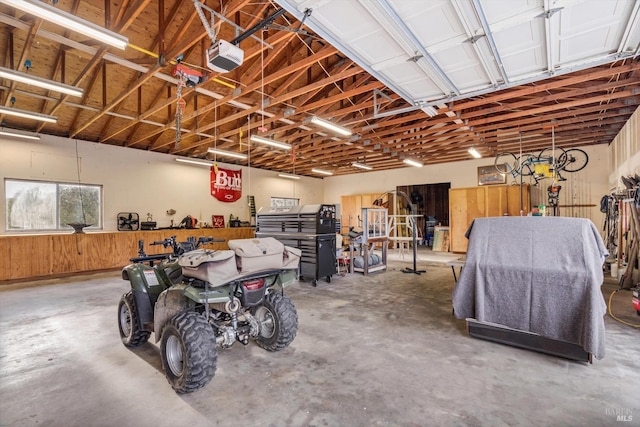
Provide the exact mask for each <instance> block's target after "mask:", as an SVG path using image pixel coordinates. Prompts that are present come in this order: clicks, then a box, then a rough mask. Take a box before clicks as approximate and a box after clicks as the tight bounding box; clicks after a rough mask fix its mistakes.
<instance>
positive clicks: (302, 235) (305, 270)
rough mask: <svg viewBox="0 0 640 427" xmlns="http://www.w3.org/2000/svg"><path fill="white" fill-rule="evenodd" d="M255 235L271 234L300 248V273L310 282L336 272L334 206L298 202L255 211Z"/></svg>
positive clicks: (329, 278)
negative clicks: (276, 210)
mask: <svg viewBox="0 0 640 427" xmlns="http://www.w3.org/2000/svg"><path fill="white" fill-rule="evenodd" d="M256 237H273V238H275V239H277V240H279V241H280V242H282V243H283V244H285V245H287V246H291V247H294V248H298V249H300V250H301V251H302V256H301V258H300V276H301V277H303V278H310V279H311V280H312V281H313V282H312V283H313V285H314V286H316V285H317V284H318V279H320V278H322V277H324V278H326V280H327V282H331V276H332V275H334V274H336V273H337V272H338V270H337V260H336V206H335V205H301V206H292V207H290V208H288V209H287V210H286V211H279V212H267V213H263V214H261V213H259V214H258V215H257V219H256Z"/></svg>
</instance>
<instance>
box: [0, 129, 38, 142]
mask: <svg viewBox="0 0 640 427" xmlns="http://www.w3.org/2000/svg"><path fill="white" fill-rule="evenodd" d="M0 135H1V136H10V137H13V138H22V139H33V140H39V139H40V135H37V134H33V135H30V134H27V133H18V132H15V131H13V130H9V129H0Z"/></svg>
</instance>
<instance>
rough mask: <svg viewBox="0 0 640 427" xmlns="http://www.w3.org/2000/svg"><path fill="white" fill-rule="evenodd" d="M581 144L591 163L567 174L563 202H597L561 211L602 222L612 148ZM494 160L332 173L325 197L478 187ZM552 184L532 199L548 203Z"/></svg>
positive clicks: (328, 200)
mask: <svg viewBox="0 0 640 427" xmlns="http://www.w3.org/2000/svg"><path fill="white" fill-rule="evenodd" d="M580 148H582V149H583V150H584V151H586V152H587V154H588V155H589V159H590V160H589V163H588V165H587V167H586V168H585V169H583V170H582V171H580V172H577V173H572V174H566V178H568V179H567V181H565V182H562V183H561V185H562V190H561V191H560V204H562V205H564V204H571V205H585V204H592V205H596V206H594V207H590V208H586V207H580V208H578V207H575V208H562V210H561V215H562V216H575V217H584V218H590V219H591V220H592V221H594V222H595V223H596V224H598V223H599V222H601V217H602V214H601V212H600V210H599V202H600V198H601V197H602V196H603V195H605V194H608V164H609V162H608V150H607V147H606V146H603V145H598V146H589V147H580ZM493 162H494V159H493V158H483V159H473V160H467V161H462V162H455V163H442V164H436V165H425V166H423V167H422V168H415V167H409V166H408V167H405V168H401V169H395V170H388V171H379V172H376V171H372V172H365V173H360V174H356V175H343V176H336V177H328V178H325V179H324V201H325V203H340V196H343V195H352V194H363V193H374V194H375V193H380V194H382V193H384V192H386V191H390V190H395V189H396V187H397V186H400V185H416V184H435V183H440V182H450V183H451V188H460V187H475V186H477V184H478V167H479V166H487V165H492V164H493ZM525 182H526V180H525ZM549 184H550V180H545V181H542V182H541V183H540V184H539V187H537V188H533V189H532V203H534V204H541V203H544V204H546V201H545V200H546V199H547V195H546V191H547V186H548V185H549Z"/></svg>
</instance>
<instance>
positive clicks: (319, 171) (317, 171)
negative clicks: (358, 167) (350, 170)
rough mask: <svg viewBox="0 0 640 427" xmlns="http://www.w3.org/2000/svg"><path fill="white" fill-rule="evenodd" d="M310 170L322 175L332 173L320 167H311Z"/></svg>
mask: <svg viewBox="0 0 640 427" xmlns="http://www.w3.org/2000/svg"><path fill="white" fill-rule="evenodd" d="M311 172H315V173H320V174H322V175H333V172H329V171H326V170H322V169H315V168H314V169H311Z"/></svg>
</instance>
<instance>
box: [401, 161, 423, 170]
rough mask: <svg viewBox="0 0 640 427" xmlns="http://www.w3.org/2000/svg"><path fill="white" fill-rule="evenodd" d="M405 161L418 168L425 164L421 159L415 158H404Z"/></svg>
mask: <svg viewBox="0 0 640 427" xmlns="http://www.w3.org/2000/svg"><path fill="white" fill-rule="evenodd" d="M403 162H404V163H406V164H408V165H410V166H415V167H417V168H421V167H422V166H424V165H423V164H422V162H419V161H417V160H413V159H404V160H403Z"/></svg>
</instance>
